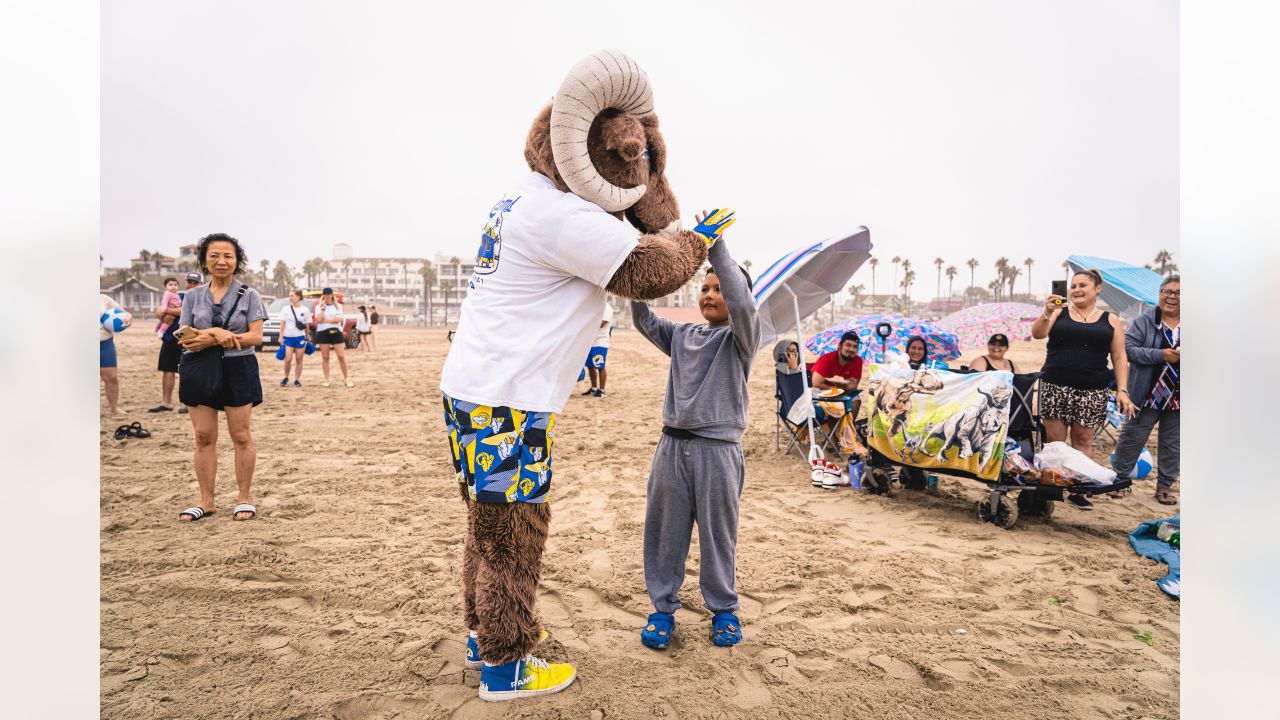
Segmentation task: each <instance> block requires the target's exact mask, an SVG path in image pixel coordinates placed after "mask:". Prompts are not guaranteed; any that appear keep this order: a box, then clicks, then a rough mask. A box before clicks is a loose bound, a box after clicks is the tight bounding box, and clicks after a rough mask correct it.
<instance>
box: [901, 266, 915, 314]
mask: <svg viewBox="0 0 1280 720" xmlns="http://www.w3.org/2000/svg"><path fill="white" fill-rule="evenodd" d="M904 262H910V260H907V261H904ZM904 267H905V264H904ZM915 279H916V271H915V270H912V269H910V268H907V271H906V272H904V273H903V274H902V314H903V315H906V314H907V313H908V311H909V309H910V307H911V283H913V282H915Z"/></svg>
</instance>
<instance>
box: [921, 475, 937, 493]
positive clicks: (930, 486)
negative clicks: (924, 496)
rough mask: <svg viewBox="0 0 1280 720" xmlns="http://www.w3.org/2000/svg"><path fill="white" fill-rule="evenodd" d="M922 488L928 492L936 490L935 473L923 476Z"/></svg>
mask: <svg viewBox="0 0 1280 720" xmlns="http://www.w3.org/2000/svg"><path fill="white" fill-rule="evenodd" d="M924 489H925V490H928V491H929V492H937V491H938V476H937V474H936V473H929V474H928V475H926V476H925V478H924Z"/></svg>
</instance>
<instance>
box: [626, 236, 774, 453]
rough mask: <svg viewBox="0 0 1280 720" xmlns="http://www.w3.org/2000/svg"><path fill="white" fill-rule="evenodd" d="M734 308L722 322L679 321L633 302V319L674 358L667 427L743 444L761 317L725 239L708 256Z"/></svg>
mask: <svg viewBox="0 0 1280 720" xmlns="http://www.w3.org/2000/svg"><path fill="white" fill-rule="evenodd" d="M707 257H708V258H710V260H711V267H712V268H714V269H715V271H716V277H717V278H718V279H719V280H720V292H721V294H722V295H723V296H724V304H725V307H727V308H728V309H729V322H727V323H724V324H721V325H707V324H704V323H678V324H677V323H673V322H671V321H670V320H664V319H663V318H660V317H658V316H657V315H655V314H654V313H653V309H652V308H650V307H649V304H648V303H645V302H639V301H633V302H632V303H631V317H632V320H633V321H634V322H635V326H636V329H637V330H639V331H640V333H641V334H642V335H644V336H645V337H646V338H648V339H649V342H651V343H653V344H654V345H656V346H657V347H658V349H659V350H661V351H662V352H664V353H666V354H667V355H669V356H670V357H671V371H670V373H669V374H668V375H667V398H666V401H665V403H664V404H663V406H662V422H663V424H664V425H667V426H668V427H673V428H679V429H681V430H688V431H689V432H691V433H694V434H695V435H698V436H700V437H705V438H711V439H713V440H724V441H727V442H739V441H741V440H742V433H743V432H744V431H745V430H746V429H747V405H748V401H747V378H748V376H750V375H751V362H752V360H753V359H754V358H755V354H756V347H757V345H759V343H760V316H759V314H758V313H757V312H756V305H755V302H754V301H753V300H752V299H751V291H750V290H749V289H748V288H747V279H746V277H745V276H744V275H743V274H742V271H741V270H740V269H739V268H738V264H737V263H735V262H734V261H733V258H732V257H730V256H729V250H728V249H727V248H726V247H725V244H724V243H723V242H717V243H716V244H715V245H712V246H711V251H710V252H709V253H708V254H707Z"/></svg>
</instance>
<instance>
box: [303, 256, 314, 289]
mask: <svg viewBox="0 0 1280 720" xmlns="http://www.w3.org/2000/svg"><path fill="white" fill-rule="evenodd" d="M316 270H317V268H316V261H315V260H307V261H305V263H302V274H303V275H306V277H307V287H315V284H316Z"/></svg>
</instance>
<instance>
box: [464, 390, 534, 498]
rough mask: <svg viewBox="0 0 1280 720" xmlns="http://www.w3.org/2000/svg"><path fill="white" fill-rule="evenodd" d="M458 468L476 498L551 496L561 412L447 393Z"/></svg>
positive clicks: (471, 495) (469, 491) (468, 488)
mask: <svg viewBox="0 0 1280 720" xmlns="http://www.w3.org/2000/svg"><path fill="white" fill-rule="evenodd" d="M444 425H445V428H446V429H447V430H448V431H449V449H450V451H451V452H452V454H453V470H454V473H455V475H456V477H457V478H458V482H459V483H460V484H462V483H465V484H466V487H467V494H468V495H469V496H470V497H471V499H472V500H476V501H478V502H483V503H508V502H525V503H541V502H546V501H547V496H548V494H549V493H550V491H551V438H552V430H553V429H554V428H555V426H556V414H555V413H549V412H525V411H524V410H515V409H512V408H509V407H503V406H496V407H493V406H489V405H476V404H475V403H469V402H465V401H463V400H454V399H453V398H451V397H449V396H448V395H445V396H444Z"/></svg>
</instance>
